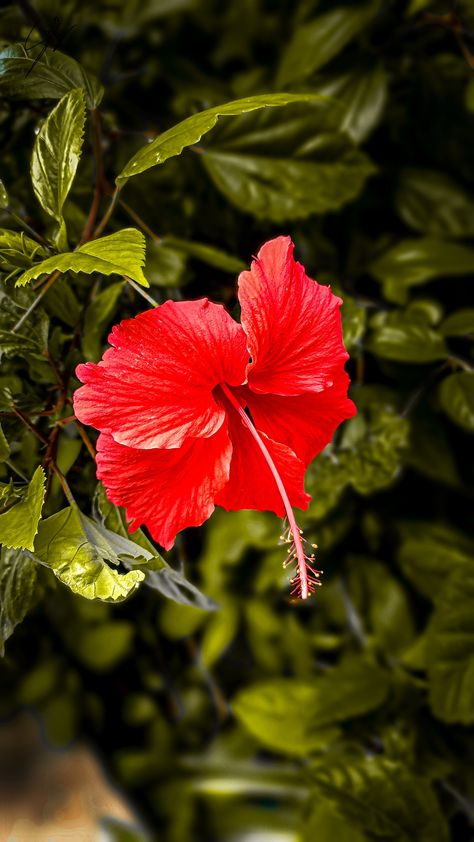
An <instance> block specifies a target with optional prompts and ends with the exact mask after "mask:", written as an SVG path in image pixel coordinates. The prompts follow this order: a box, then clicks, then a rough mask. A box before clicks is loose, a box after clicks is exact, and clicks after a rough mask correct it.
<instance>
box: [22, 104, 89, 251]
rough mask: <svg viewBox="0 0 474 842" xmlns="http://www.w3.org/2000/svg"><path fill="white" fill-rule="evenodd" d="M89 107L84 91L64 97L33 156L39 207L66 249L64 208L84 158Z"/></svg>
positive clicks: (32, 179) (46, 121) (44, 125)
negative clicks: (85, 126)
mask: <svg viewBox="0 0 474 842" xmlns="http://www.w3.org/2000/svg"><path fill="white" fill-rule="evenodd" d="M85 119H86V106H85V102H84V94H83V91H82V88H75V89H73V90H72V91H69V93H67V94H65V95H64V96H63V97H62V99H61V100H60V102H59V103H58V104H57V105H56V107H55V108H54V109H53V110H52V111H51V113H50V114H49V115H48V117H47V119H46V120H45V122H44V123H43V125H42V127H41V129H40V132H39V134H38V136H37V138H36V141H35V145H34V147H33V154H32V157H31V181H32V183H33V190H34V191H35V194H36V198H37V199H38V201H39V203H40V205H41V206H42V207H43V208H44V210H45V211H46V213H48V214H49V215H50V216H52V217H53V219H55V220H56V221H57V222H58V224H59V226H60V230H59V234H58V237H57V242H58V245H59V247H60V248H61V249H62V248H64V247H67V241H66V229H65V223H64V219H63V216H62V209H63V205H64V202H65V200H66V197H67V195H68V193H69V190H70V189H71V185H72V182H73V180H74V176H75V174H76V170H77V166H78V164H79V159H80V157H81V149H82V139H83V133H84V122H85Z"/></svg>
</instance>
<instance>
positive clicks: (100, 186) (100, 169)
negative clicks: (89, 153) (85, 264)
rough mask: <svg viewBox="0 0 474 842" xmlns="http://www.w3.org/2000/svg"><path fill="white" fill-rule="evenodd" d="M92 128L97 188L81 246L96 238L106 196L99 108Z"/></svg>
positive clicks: (94, 110) (95, 109)
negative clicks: (95, 228) (95, 231)
mask: <svg viewBox="0 0 474 842" xmlns="http://www.w3.org/2000/svg"><path fill="white" fill-rule="evenodd" d="M92 126H93V131H94V144H93V145H94V165H95V187H94V195H93V198H92V204H91V207H90V210H89V216H88V217H87V222H86V225H85V228H84V231H83V232H82V237H81V241H80V243H79V245H82V243H86V242H87V241H88V240H91V239H92V238H93V236H94V225H95V221H96V218H97V214H98V212H99V207H100V201H101V199H102V196H103V194H104V184H105V178H104V160H103V156H102V126H101V120H100V111H98V110H97V108H94V109H93V110H92Z"/></svg>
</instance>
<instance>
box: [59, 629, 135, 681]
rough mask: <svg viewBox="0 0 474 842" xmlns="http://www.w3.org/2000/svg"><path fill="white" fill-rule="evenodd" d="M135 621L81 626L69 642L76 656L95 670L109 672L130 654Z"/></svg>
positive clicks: (88, 667)
mask: <svg viewBox="0 0 474 842" xmlns="http://www.w3.org/2000/svg"><path fill="white" fill-rule="evenodd" d="M134 631H135V630H134V626H133V623H129V622H127V621H126V620H114V621H113V622H108V623H99V624H98V625H94V626H90V627H89V628H85V629H83V628H81V633H80V635H71V636H70V638H69V640H68V644H69V648H70V649H72V651H73V652H74V655H75V656H76V658H77V659H78V660H79V661H80V662H81V663H82V664H84V666H86V667H87V669H90V670H93V671H94V672H108V671H109V670H112V669H114V667H116V666H117V664H119V663H120V661H123V660H124V658H126V657H127V656H128V655H129V654H130V650H131V648H132V643H133V636H134Z"/></svg>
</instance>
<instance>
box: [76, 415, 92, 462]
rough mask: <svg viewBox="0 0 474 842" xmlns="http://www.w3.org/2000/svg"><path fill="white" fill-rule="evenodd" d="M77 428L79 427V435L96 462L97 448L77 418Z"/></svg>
mask: <svg viewBox="0 0 474 842" xmlns="http://www.w3.org/2000/svg"><path fill="white" fill-rule="evenodd" d="M76 427H77V432H78V433H79V435H80V437H81V439H82V441H83V442H84V444H85V446H86V448H87V451H88V452H89V454H90V455H91V456H92V458H93V459H94V460H95V457H96V452H95V447H94V445H93V444H92V442H91V440H90V438H89V436H88V435H87V433H86V431H85V429H84V427H83V426H82V424H81V422H80V421H78V420H77V418H76Z"/></svg>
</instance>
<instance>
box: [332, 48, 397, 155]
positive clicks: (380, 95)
mask: <svg viewBox="0 0 474 842" xmlns="http://www.w3.org/2000/svg"><path fill="white" fill-rule="evenodd" d="M317 88H318V93H320V94H322V95H323V96H327V97H333V98H334V107H335V111H336V114H338V115H339V129H340V131H342V132H346V133H347V134H348V135H349V137H350V138H352V140H353V141H354V143H363V142H364V141H365V140H366V139H367V137H368V136H369V135H370V134H371V132H372V131H373V130H374V129H375V128H376V126H377V125H378V123H379V122H380V119H381V117H382V114H383V112H384V109H385V105H386V102H387V94H388V78H387V73H386V71H385V68H384V66H383V65H382V64H376V65H374V66H373V67H371V68H370V69H366V68H364V67H362V68H361V69H360V70H359V69H355V71H354V70H351V72H350V73H344V74H342V75H338V76H330V77H323V78H322V79H321V81H319V80H318V81H317Z"/></svg>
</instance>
